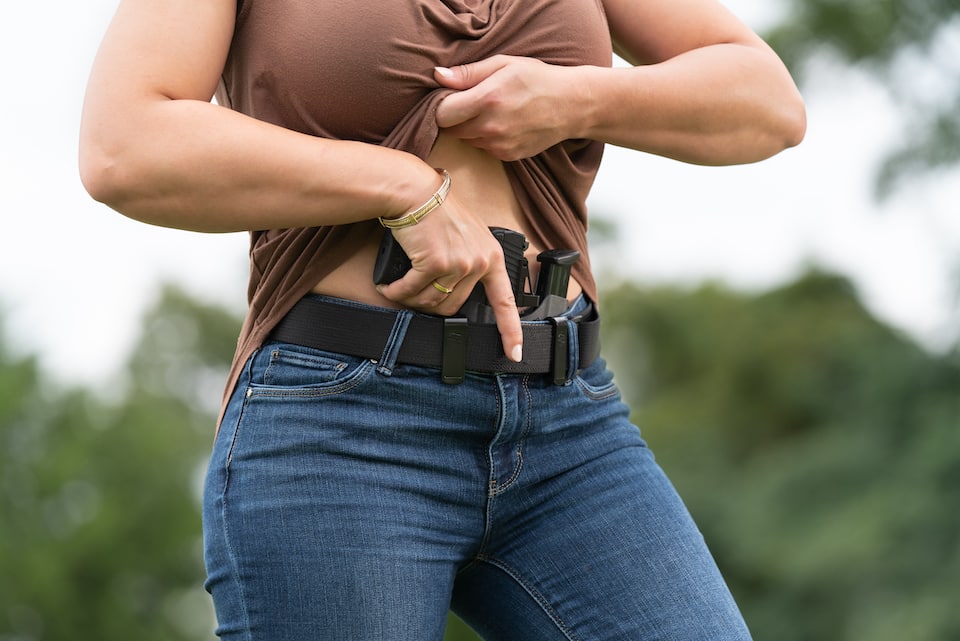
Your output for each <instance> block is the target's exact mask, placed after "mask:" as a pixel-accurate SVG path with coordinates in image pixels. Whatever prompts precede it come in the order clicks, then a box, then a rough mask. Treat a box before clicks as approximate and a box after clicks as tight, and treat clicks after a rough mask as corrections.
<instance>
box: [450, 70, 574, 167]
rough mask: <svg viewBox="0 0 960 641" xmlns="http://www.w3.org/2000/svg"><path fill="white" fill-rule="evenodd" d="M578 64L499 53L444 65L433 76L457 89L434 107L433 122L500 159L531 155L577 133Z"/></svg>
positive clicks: (517, 158)
mask: <svg viewBox="0 0 960 641" xmlns="http://www.w3.org/2000/svg"><path fill="white" fill-rule="evenodd" d="M573 73H576V67H559V66H556V65H549V64H547V63H545V62H541V61H540V60H536V59H534V58H522V57H517V56H507V55H498V56H493V57H492V58H487V59H484V60H480V61H479V62H474V63H471V64H466V65H459V66H456V67H452V68H450V69H447V68H446V67H438V68H437V69H435V70H434V77H435V78H436V80H437V82H439V83H440V84H441V85H443V86H444V87H448V88H450V89H459V90H460V91H458V92H457V93H454V94H451V95H449V96H447V97H446V98H444V100H443V102H441V103H440V106H439V107H438V108H437V125H439V126H440V127H441V128H442V129H444V130H445V131H446V132H447V133H449V134H451V135H453V136H455V137H457V138H460V139H461V140H464V141H466V142H468V143H470V144H471V145H473V146H474V147H478V148H479V149H483V150H484V151H486V152H488V153H489V154H491V155H492V156H494V157H495V158H497V159H498V160H503V161H511V160H519V159H521V158H529V157H531V156H535V155H537V154H538V153H540V152H541V151H543V150H544V149H547V148H549V147H552V146H553V145H555V144H557V143H558V142H561V141H563V140H566V139H567V138H574V137H577V136H576V133H575V132H573V131H571V130H570V124H571V122H572V121H573V117H574V116H575V115H576V113H577V110H576V109H572V108H571V104H570V101H571V100H572V99H573V96H572V95H571V92H570V87H571V86H572V84H573V79H572V78H571V74H573Z"/></svg>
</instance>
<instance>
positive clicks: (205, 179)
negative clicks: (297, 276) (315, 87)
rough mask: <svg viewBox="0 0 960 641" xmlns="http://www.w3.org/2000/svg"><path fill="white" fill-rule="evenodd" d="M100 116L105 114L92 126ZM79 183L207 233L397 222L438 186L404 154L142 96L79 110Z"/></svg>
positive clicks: (136, 213) (123, 207)
mask: <svg viewBox="0 0 960 641" xmlns="http://www.w3.org/2000/svg"><path fill="white" fill-rule="evenodd" d="M103 114H114V115H115V116H116V117H115V118H114V117H113V116H111V119H110V121H109V122H99V121H98V118H102V117H103ZM80 149H81V158H80V167H81V177H82V179H83V182H84V185H85V186H86V187H87V189H88V191H89V192H90V193H91V195H93V197H94V198H96V199H97V200H99V201H101V202H103V203H105V204H107V205H109V206H110V207H112V208H114V209H116V210H117V211H119V212H121V213H123V214H125V215H127V216H130V217H131V218H135V219H137V220H141V221H144V222H147V223H151V224H156V225H161V226H166V227H176V228H180V229H189V230H196V231H208V232H226V231H239V230H250V229H273V228H284V227H309V226H316V225H326V224H339V223H349V222H355V221H358V220H364V219H368V218H373V217H375V216H391V215H400V214H402V213H404V212H405V211H408V210H409V209H411V208H413V207H416V206H417V205H418V204H420V203H421V202H423V201H424V200H426V198H427V197H428V196H429V195H430V193H431V192H432V191H433V190H435V189H436V183H437V182H438V181H439V179H438V177H437V174H436V173H435V172H433V170H432V169H431V168H430V167H428V166H427V165H426V164H425V163H423V162H422V161H421V160H419V159H418V158H416V157H415V156H413V155H411V154H407V153H404V152H400V151H395V150H391V149H386V148H382V147H378V146H375V145H369V144H364V143H357V142H346V141H333V140H325V139H320V138H315V137H312V136H308V135H304V134H300V133H297V132H294V131H290V130H286V129H283V128H281V127H277V126H274V125H271V124H268V123H264V122H261V121H258V120H255V119H253V118H249V117H247V116H244V115H242V114H239V113H236V112H234V111H232V110H230V109H226V108H223V107H219V106H217V105H215V104H211V103H206V102H203V101H198V100H171V99H165V98H155V99H144V100H142V101H141V102H140V104H139V105H138V106H137V108H136V109H128V110H126V114H125V115H124V114H115V112H112V111H111V110H109V109H104V108H102V106H96V105H95V108H93V109H90V110H89V111H88V113H87V114H85V118H84V123H83V126H82V133H81V146H80Z"/></svg>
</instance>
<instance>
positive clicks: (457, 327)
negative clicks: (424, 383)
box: [440, 318, 467, 385]
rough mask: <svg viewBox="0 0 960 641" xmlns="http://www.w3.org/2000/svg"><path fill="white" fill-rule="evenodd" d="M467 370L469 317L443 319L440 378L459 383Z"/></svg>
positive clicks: (451, 383) (453, 383)
mask: <svg viewBox="0 0 960 641" xmlns="http://www.w3.org/2000/svg"><path fill="white" fill-rule="evenodd" d="M466 370H467V319H466V318H445V319H443V363H442V365H441V370H440V378H441V380H443V382H444V383H448V384H450V385H458V384H460V383H462V382H463V378H464V373H465V372H466Z"/></svg>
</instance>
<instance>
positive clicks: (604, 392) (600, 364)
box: [573, 358, 620, 401]
mask: <svg viewBox="0 0 960 641" xmlns="http://www.w3.org/2000/svg"><path fill="white" fill-rule="evenodd" d="M573 382H574V384H575V385H576V386H577V387H579V388H580V391H582V392H583V394H584V395H585V396H586V397H587V398H589V399H592V400H595V401H600V400H604V399H608V398H612V397H615V396H619V395H620V389H619V388H618V387H617V384H616V383H615V382H614V381H613V372H611V371H610V370H609V369H607V363H606V361H604V360H603V359H602V358H597V360H595V361H594V362H593V363H591V364H590V365H589V366H588V367H586V368H584V369H582V370H580V372H579V373H578V374H577V376H576V377H575V378H574V379H573Z"/></svg>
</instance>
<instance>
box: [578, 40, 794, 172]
mask: <svg viewBox="0 0 960 641" xmlns="http://www.w3.org/2000/svg"><path fill="white" fill-rule="evenodd" d="M764 47H765V45H743V44H733V43H729V44H716V45H712V46H708V47H704V48H701V49H695V50H692V51H688V52H685V53H682V54H680V55H677V56H675V57H673V58H671V59H669V60H666V61H664V62H660V63H657V64H651V65H640V66H636V67H630V68H614V69H605V68H595V67H583V68H578V69H577V70H576V73H578V74H581V78H580V79H579V80H578V83H577V84H576V85H574V86H579V87H580V91H579V92H577V96H578V98H577V99H578V100H579V101H580V105H581V108H580V109H579V110H571V113H575V112H579V114H578V120H577V121H576V122H574V123H573V124H572V129H573V131H575V132H576V133H575V135H576V137H582V138H591V139H597V140H603V141H605V142H609V143H611V144H616V145H620V146H624V147H630V148H633V149H638V150H642V151H647V152H650V153H654V154H658V155H662V156H667V157H670V158H674V159H677V160H682V161H685V162H691V163H697V164H705V165H726V164H737V163H748V162H754V161H758V160H762V159H764V158H767V157H769V156H772V155H773V154H775V153H777V152H779V151H781V150H783V149H785V148H787V147H791V146H793V145H796V144H798V143H799V142H800V141H801V140H802V138H803V136H804V132H805V130H806V116H805V109H804V105H803V100H802V98H801V97H800V94H799V92H798V91H797V89H796V86H795V85H794V83H793V81H792V79H791V78H790V75H789V74H788V73H787V71H786V69H785V68H784V67H783V65H782V63H781V62H780V60H779V59H778V58H777V57H776V56H775V55H774V54H773V53H772V52H769V51H767V50H765V49H764ZM578 128H579V129H578Z"/></svg>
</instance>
